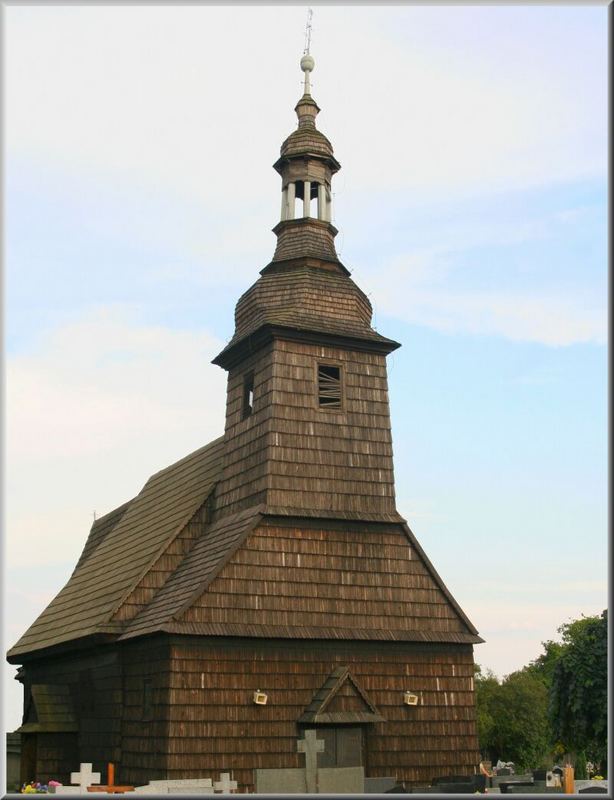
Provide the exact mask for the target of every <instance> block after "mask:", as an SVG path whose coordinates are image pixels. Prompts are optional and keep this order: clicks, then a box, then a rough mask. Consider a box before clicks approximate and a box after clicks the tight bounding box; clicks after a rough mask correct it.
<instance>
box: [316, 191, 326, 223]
mask: <svg viewBox="0 0 614 800" xmlns="http://www.w3.org/2000/svg"><path fill="white" fill-rule="evenodd" d="M318 219H326V187H325V186H324V184H323V183H318Z"/></svg>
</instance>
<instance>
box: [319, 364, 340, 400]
mask: <svg viewBox="0 0 614 800" xmlns="http://www.w3.org/2000/svg"><path fill="white" fill-rule="evenodd" d="M318 405H319V406H320V408H341V370H340V368H339V367H332V366H330V365H329V364H318Z"/></svg>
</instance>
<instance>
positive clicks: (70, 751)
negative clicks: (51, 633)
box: [24, 648, 123, 783]
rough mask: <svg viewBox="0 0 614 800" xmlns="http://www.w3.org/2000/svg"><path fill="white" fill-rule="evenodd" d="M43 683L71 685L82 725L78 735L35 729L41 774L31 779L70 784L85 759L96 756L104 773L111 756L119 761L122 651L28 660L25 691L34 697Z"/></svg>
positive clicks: (100, 769)
mask: <svg viewBox="0 0 614 800" xmlns="http://www.w3.org/2000/svg"><path fill="white" fill-rule="evenodd" d="M40 683H43V684H50V685H54V684H57V685H59V686H67V687H68V688H69V690H70V695H71V697H72V702H73V708H74V711H75V715H76V717H77V719H78V727H79V730H78V733H77V734H62V735H60V734H46V733H41V734H33V735H35V736H36V737H37V740H38V747H37V766H36V775H35V776H30V777H29V779H30V780H32V779H34V778H36V779H37V780H41V781H47V780H49V779H51V778H54V779H55V780H59V781H61V782H62V783H70V772H71V771H76V770H78V768H79V762H80V761H84V762H88V761H91V762H92V763H93V764H94V769H95V770H99V771H101V772H102V771H106V764H107V762H108V761H113V762H118V761H119V759H120V757H121V712H122V691H123V687H122V668H121V659H120V657H119V654H118V652H117V650H116V649H114V648H109V649H108V650H106V651H105V652H104V653H102V652H97V653H93V652H92V653H89V654H83V655H75V654H72V655H66V656H55V657H52V656H49V657H47V658H45V659H40V660H37V661H35V662H32V663H28V664H26V665H25V667H24V696H25V697H26V698H28V697H29V695H30V687H31V685H32V684H40ZM75 741H76V746H75V744H74V742H75ZM71 759H72V761H71Z"/></svg>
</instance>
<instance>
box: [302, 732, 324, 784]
mask: <svg viewBox="0 0 614 800" xmlns="http://www.w3.org/2000/svg"><path fill="white" fill-rule="evenodd" d="M297 750H298V752H299V753H305V782H306V783H307V793H308V794H315V793H316V792H317V791H318V789H317V782H316V776H317V770H318V753H323V752H324V739H318V738H317V733H316V731H315V730H309V731H305V738H304V739H299V740H298V742H297Z"/></svg>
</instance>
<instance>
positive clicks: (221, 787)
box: [213, 772, 237, 794]
mask: <svg viewBox="0 0 614 800" xmlns="http://www.w3.org/2000/svg"><path fill="white" fill-rule="evenodd" d="M213 788H214V790H215V791H216V792H222V793H223V794H229V793H230V792H233V791H234V790H235V789H236V788H237V782H236V781H231V780H230V772H222V773H221V775H220V780H219V781H216V782H215V783H214V784H213Z"/></svg>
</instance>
